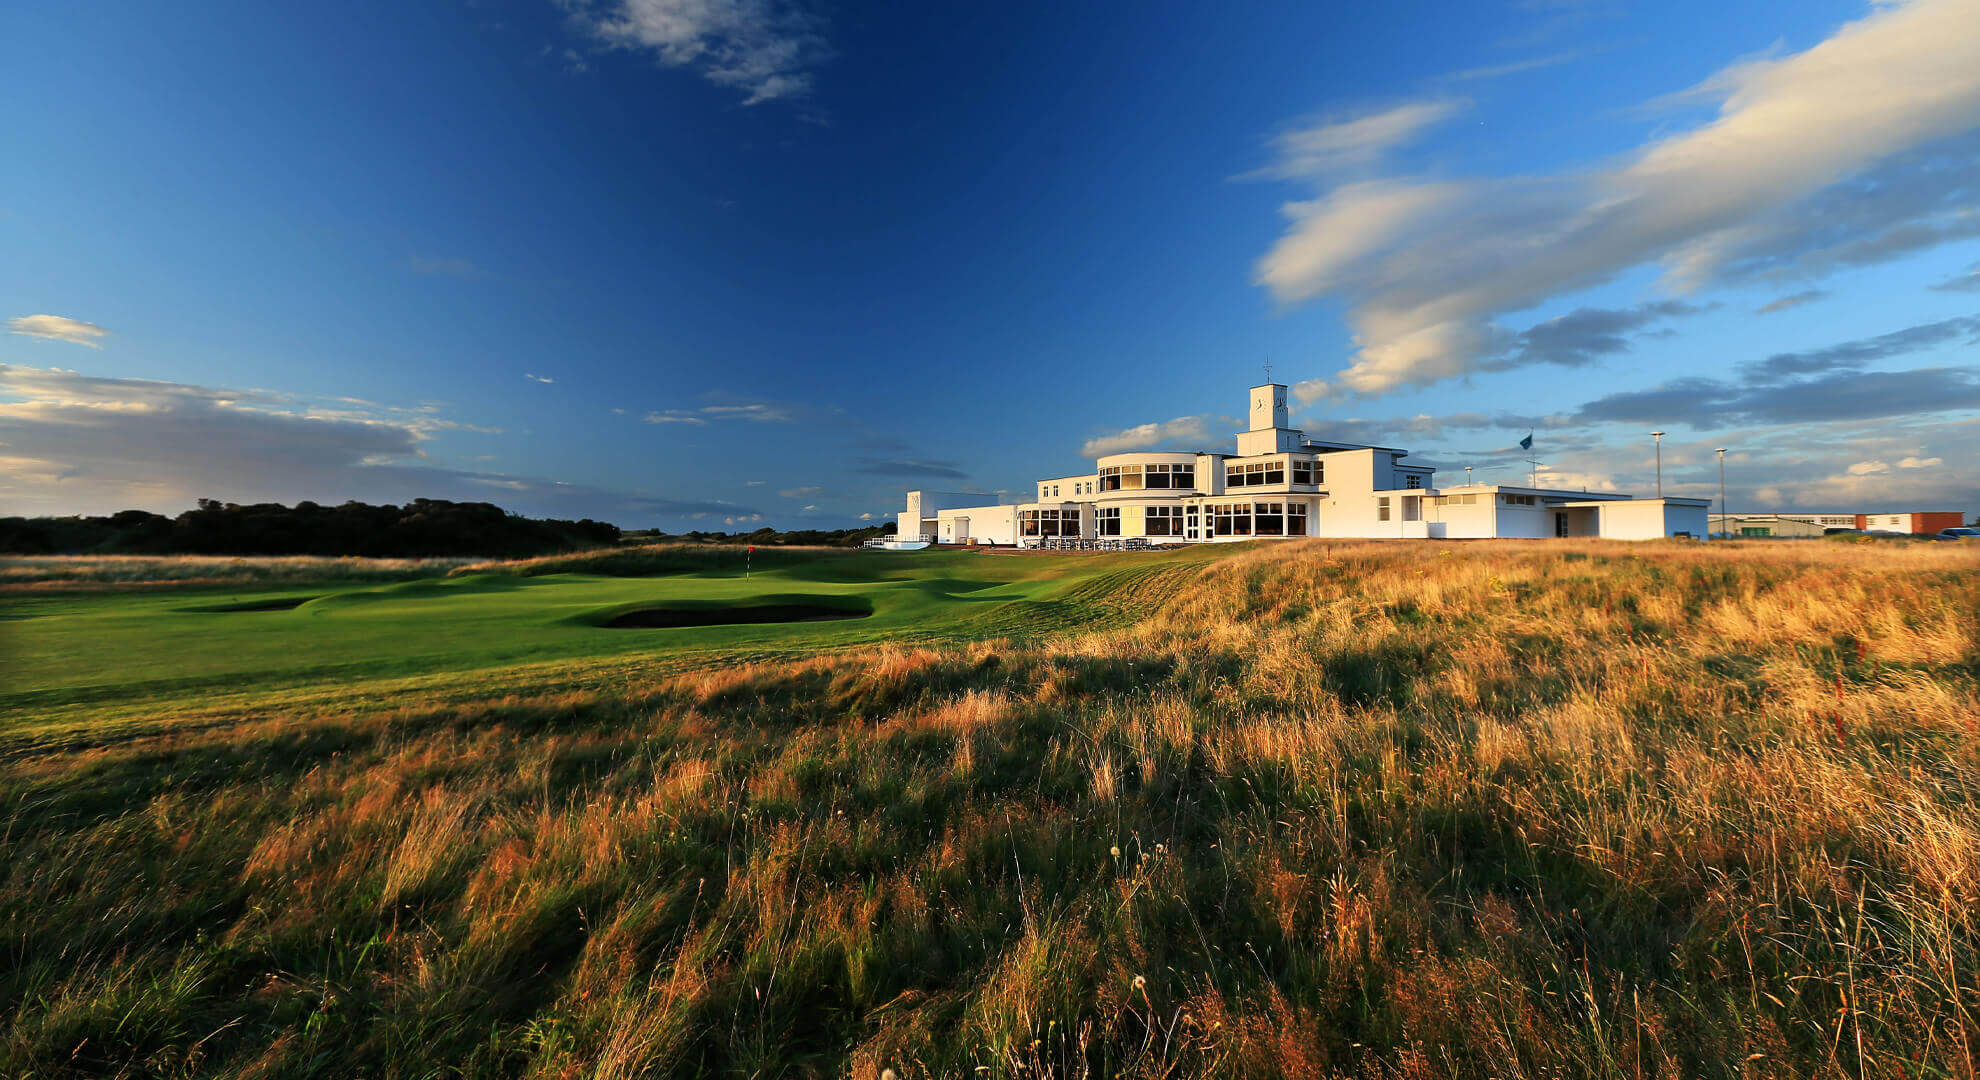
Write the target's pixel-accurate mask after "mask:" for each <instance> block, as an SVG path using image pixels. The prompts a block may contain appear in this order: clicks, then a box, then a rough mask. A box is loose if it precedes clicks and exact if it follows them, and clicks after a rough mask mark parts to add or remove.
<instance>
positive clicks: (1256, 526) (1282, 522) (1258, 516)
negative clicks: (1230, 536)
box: [1251, 502, 1286, 536]
mask: <svg viewBox="0 0 1980 1080" xmlns="http://www.w3.org/2000/svg"><path fill="white" fill-rule="evenodd" d="M1251 530H1252V535H1254V536H1284V535H1286V504H1285V503H1275V502H1272V503H1263V502H1262V503H1257V504H1255V505H1254V506H1253V507H1252V508H1251Z"/></svg>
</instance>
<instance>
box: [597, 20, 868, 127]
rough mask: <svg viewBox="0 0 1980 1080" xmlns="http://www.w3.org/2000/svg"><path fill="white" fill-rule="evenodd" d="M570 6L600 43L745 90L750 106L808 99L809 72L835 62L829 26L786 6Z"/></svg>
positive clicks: (714, 81) (745, 102)
mask: <svg viewBox="0 0 1980 1080" xmlns="http://www.w3.org/2000/svg"><path fill="white" fill-rule="evenodd" d="M567 6H569V7H571V8H572V18H573V19H574V20H575V21H576V22H577V24H578V25H579V26H580V27H582V28H583V29H584V30H585V31H586V32H587V33H589V34H590V35H591V36H593V37H594V38H596V39H597V40H599V41H601V42H603V43H605V44H606V45H608V46H611V47H613V48H622V49H635V50H640V51H643V52H646V53H648V54H650V55H651V56H653V57H654V58H655V59H657V60H658V61H659V62H660V63H661V64H663V65H666V66H667V67H679V68H688V69H690V70H693V71H695V72H697V73H699V74H700V75H701V76H702V77H703V78H705V79H707V80H708V81H710V82H712V83H715V84H716V85H718V86H725V87H730V88H733V89H736V90H739V91H741V92H742V93H743V94H744V95H746V96H745V98H744V100H743V104H745V105H755V104H757V103H759V102H764V101H774V100H777V99H779V98H794V97H802V96H804V95H805V94H808V93H810V92H811V85H812V78H811V69H812V68H813V67H815V66H816V65H818V64H819V63H821V62H823V61H824V60H826V59H828V58H829V57H830V56H831V47H830V46H829V45H827V44H826V42H825V38H824V35H823V29H824V23H823V21H822V20H820V19H819V18H817V17H816V16H813V15H811V14H808V13H806V12H804V11H802V10H800V9H799V8H797V7H796V6H795V5H794V4H792V3H789V2H787V0H568V3H567Z"/></svg>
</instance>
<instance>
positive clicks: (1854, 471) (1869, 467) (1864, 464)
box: [1848, 461, 1891, 476]
mask: <svg viewBox="0 0 1980 1080" xmlns="http://www.w3.org/2000/svg"><path fill="white" fill-rule="evenodd" d="M1890 471H1891V467H1890V466H1889V465H1887V464H1885V463H1884V462H1881V461H1859V462H1857V463H1856V464H1854V465H1851V466H1850V467H1849V470H1848V472H1849V475H1851V476H1881V475H1883V474H1884V473H1887V472H1890Z"/></svg>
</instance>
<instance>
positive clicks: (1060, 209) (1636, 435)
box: [0, 0, 1980, 529]
mask: <svg viewBox="0 0 1980 1080" xmlns="http://www.w3.org/2000/svg"><path fill="white" fill-rule="evenodd" d="M1070 7H1074V8H1076V9H1075V10H1061V9H1060V6H1044V5H1039V6H1035V7H1010V6H974V7H963V6H956V5H926V4H900V5H883V4H862V5H843V6H834V5H828V4H777V3H768V2H757V0H753V2H745V3H738V4H721V3H714V2H712V0H570V2H567V3H555V2H550V0H480V2H477V3H473V4H446V3H433V4H426V5H420V4H411V5H408V4H385V3H376V4H371V3H351V4H346V5H340V6H337V7H335V8H321V7H317V6H310V5H268V4H250V3H212V4H198V3H194V4H186V5H169V6H168V5H156V4H140V3H129V4H117V3H103V4H93V5H88V6H85V7H78V6H76V5H66V4H41V5H25V6H16V7H14V8H11V9H10V10H9V12H8V14H7V15H6V16H4V17H0V19H3V20H4V21H3V22H0V29H4V31H5V33H0V129H4V130H5V131H7V132H8V133H9V136H8V137H9V142H10V146H9V150H8V153H7V154H6V155H5V157H4V158H3V159H0V253H4V258H0V319H6V320H9V327H10V329H11V330H12V331H13V332H12V333H8V334H4V335H0V514H5V513H68V512H103V511H108V510H115V509H120V508H125V507H133V506H135V507H143V508H147V509H153V510H158V511H161V512H168V513H169V512H176V511H178V510H180V509H184V508H185V507H187V506H188V505H190V504H191V502H192V501H193V500H194V499H195V498H199V497H214V498H221V499H228V500H234V501H248V500H264V499H266V500H279V501H285V502H292V501H295V500H297V499H304V498H308V499H315V500H317V501H341V500H342V499H346V498H359V499H365V500H367V501H400V500H404V499H409V498H413V497H418V496H429V497H442V498H480V499H488V500H491V501H495V502H499V503H501V504H503V505H505V506H509V507H511V508H513V509H517V510H522V511H525V512H529V513H539V514H557V515H560V516H584V515H590V516H598V517H604V518H608V519H611V520H614V521H617V522H619V523H620V524H622V525H627V526H661V527H665V528H673V529H681V528H695V527H700V528H738V527H744V528H753V527H755V526H756V525H757V524H759V523H765V522H767V523H770V524H775V525H779V526H789V527H797V526H807V525H809V526H818V527H839V526H843V525H848V524H856V523H858V522H859V521H860V520H861V517H862V515H874V516H875V517H876V518H877V517H879V516H883V515H886V514H888V513H890V512H892V511H893V510H895V509H897V508H898V505H899V502H900V493H901V492H902V491H903V490H905V489H908V488H913V487H926V488H935V489H943V490H957V489H961V490H981V491H998V490H1000V489H1014V490H1022V489H1023V488H1024V487H1025V486H1026V485H1027V484H1028V483H1029V481H1031V480H1032V479H1034V478H1036V477H1040V476H1056V475H1064V474H1068V473H1072V472H1077V471H1079V470H1080V469H1081V468H1082V467H1083V466H1082V463H1083V461H1084V459H1083V456H1082V455H1086V454H1091V453H1093V452H1098V451H1105V450H1110V449H1114V448H1125V447H1129V446H1139V445H1165V446H1182V447H1188V448H1213V447H1217V446H1220V445H1224V444H1226V443H1227V442H1228V435H1229V433H1230V432H1231V431H1233V430H1235V429H1236V428H1237V427H1240V426H1242V425H1241V424H1240V423H1239V422H1238V420H1237V415H1238V414H1239V413H1241V411H1242V409H1241V407H1242V404H1243V391H1244V388H1245V387H1246V386H1248V385H1250V384H1252V383H1254V382H1257V381H1259V380H1260V378H1261V376H1262V370H1263V369H1262V365H1263V364H1264V363H1265V362H1266V361H1267V360H1269V361H1270V362H1271V363H1272V365H1273V367H1272V370H1273V372H1274V378H1276V379H1279V380H1280V381H1285V382H1289V383H1292V384H1294V385H1295V391H1296V400H1297V402H1298V403H1299V408H1298V409H1297V410H1296V416H1297V417H1299V418H1300V419H1301V420H1302V421H1304V422H1305V423H1306V425H1307V427H1308V429H1309V430H1310V431H1312V432H1314V433H1315V434H1319V435H1327V436H1330V437H1336V438H1355V439H1364V440H1366V441H1374V442H1382V443H1385V444H1388V445H1399V446H1405V447H1409V448H1411V449H1412V450H1413V451H1414V453H1415V455H1416V457H1417V459H1420V460H1425V461H1430V462H1434V463H1436V464H1438V465H1439V466H1440V467H1443V468H1448V469H1452V470H1458V469H1460V468H1461V467H1462V466H1463V465H1466V464H1469V465H1473V466H1475V467H1477V468H1479V469H1482V470H1485V471H1484V472H1482V473H1481V474H1480V475H1481V477H1483V478H1486V479H1503V480H1508V481H1511V480H1516V479H1520V478H1521V477H1522V475H1523V473H1524V472H1525V469H1526V467H1525V465H1523V464H1520V463H1519V462H1518V460H1517V459H1518V458H1520V457H1521V456H1523V455H1521V454H1519V453H1517V452H1516V448H1515V444H1516V442H1517V441H1518V439H1519V438H1520V437H1521V436H1523V435H1525V434H1526V433H1527V431H1528V430H1533V431H1535V432H1536V442H1537V443H1538V445H1539V448H1540V451H1541V457H1542V458H1543V460H1545V461H1546V462H1547V465H1548V468H1549V474H1550V476H1551V479H1552V481H1553V482H1554V483H1556V484H1559V485H1562V486H1571V487H1581V486H1588V487H1599V488H1615V489H1618V490H1643V489H1646V488H1648V487H1649V486H1650V485H1651V484H1652V483H1654V478H1653V474H1652V469H1653V465H1652V461H1653V458H1652V454H1651V445H1650V441H1649V439H1648V437H1647V435H1646V434H1645V433H1646V432H1647V431H1648V430H1650V429H1651V428H1663V429H1666V430H1669V431H1670V432H1671V435H1670V436H1669V437H1668V438H1667V439H1666V442H1665V454H1664V463H1665V481H1666V489H1667V491H1672V492H1674V493H1683V494H1701V495H1702V494H1708V493H1716V490H1717V480H1718V477H1717V471H1716V467H1715V465H1714V463H1713V455H1712V454H1711V452H1710V451H1711V448H1712V447H1715V446H1721V445H1724V446H1730V447H1732V448H1733V450H1734V452H1733V453H1732V454H1731V455H1730V457H1731V468H1730V470H1729V472H1730V479H1731V481H1732V484H1731V486H1732V490H1733V501H1734V504H1735V506H1734V508H1735V509H1742V508H1760V507H1763V506H1764V507H1766V508H1787V507H1802V508H1835V509H1850V510H1853V509H1865V510H1874V509H1882V508H1887V507H1888V508H1891V509H1914V508H1916V509H1961V510H1966V511H1968V512H1972V511H1974V510H1980V482H1976V479H1975V477H1974V474H1973V471H1972V469H1971V468H1970V462H1971V461H1972V460H1973V459H1974V451H1975V450H1976V449H1980V431H1976V428H1975V423H1974V421H1975V415H1976V412H1975V411H1976V410H1980V370H1976V369H1975V367H1974V345H1975V343H1976V339H1980V276H1976V270H1980V153H1976V151H1977V150H1980V0H1909V2H1903V3H1881V4H1865V3H1840V2H1837V3H1831V2H1823V0H1814V2H1798V3H1779V4H1744V5H1728V4H1723V3H1715V4H1705V3H1665V4H1658V5H1647V4H1624V3H1602V2H1586V3H1580V2H1574V0H1526V2H1507V3H1421V4H1393V5H1329V6H1322V5H1312V4H1285V5H1272V4H1262V3H1261V4H1245V5H1217V6H1211V5H1193V6H1182V5H1177V6H1174V7H1170V8H1157V9H1149V8H1148V7H1146V6H1145V5H1135V6H1129V5H1110V6H1101V5H1092V6H1084V7H1080V6H1070ZM1086 464H1088V465H1090V463H1086ZM1457 476H1461V472H1456V471H1453V472H1449V473H1446V474H1445V475H1444V477H1443V479H1445V480H1446V481H1449V480H1451V479H1453V478H1454V477H1457ZM1914 504H1916V505H1915V506H1914Z"/></svg>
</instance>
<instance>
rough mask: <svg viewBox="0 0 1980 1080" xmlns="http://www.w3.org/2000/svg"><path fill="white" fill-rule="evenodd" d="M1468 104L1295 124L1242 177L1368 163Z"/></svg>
mask: <svg viewBox="0 0 1980 1080" xmlns="http://www.w3.org/2000/svg"><path fill="white" fill-rule="evenodd" d="M1464 106H1465V102H1462V101H1417V102H1410V103H1408V104H1404V105H1397V106H1394V107H1392V108H1387V109H1381V110H1377V111H1372V112H1365V113H1362V114H1360V115H1356V116H1348V117H1339V118H1331V119H1327V120H1322V121H1318V122H1314V123H1310V124H1308V125H1306V126H1304V127H1298V128H1294V129H1292V130H1289V131H1285V132H1282V133H1280V134H1279V135H1277V136H1274V137H1273V139H1272V150H1273V152H1274V154H1276V155H1277V160H1275V161H1274V162H1272V163H1271V164H1270V165H1267V166H1265V167H1264V168H1262V169H1258V170H1255V171H1253V172H1249V173H1246V174H1245V175H1244V176H1242V177H1240V179H1244V180H1310V179H1317V178H1323V177H1331V176H1335V175H1337V174H1340V173H1343V172H1347V171H1351V170H1355V169H1361V168H1366V167H1368V166H1371V165H1375V164H1377V163H1379V162H1380V161H1381V160H1382V159H1383V158H1384V157H1386V156H1387V155H1388V153H1389V152H1390V151H1391V150H1394V149H1396V148H1397V147H1400V146H1403V145H1405V144H1407V143H1408V142H1410V141H1411V140H1413V139H1415V138H1416V137H1417V136H1419V135H1421V134H1423V132H1425V131H1427V130H1429V129H1430V128H1432V127H1434V126H1436V125H1437V124H1440V123H1443V122H1444V121H1445V120H1448V119H1450V118H1451V117H1452V116H1453V115H1455V114H1456V113H1457V112H1458V111H1459V110H1461V109H1463V108H1464Z"/></svg>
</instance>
